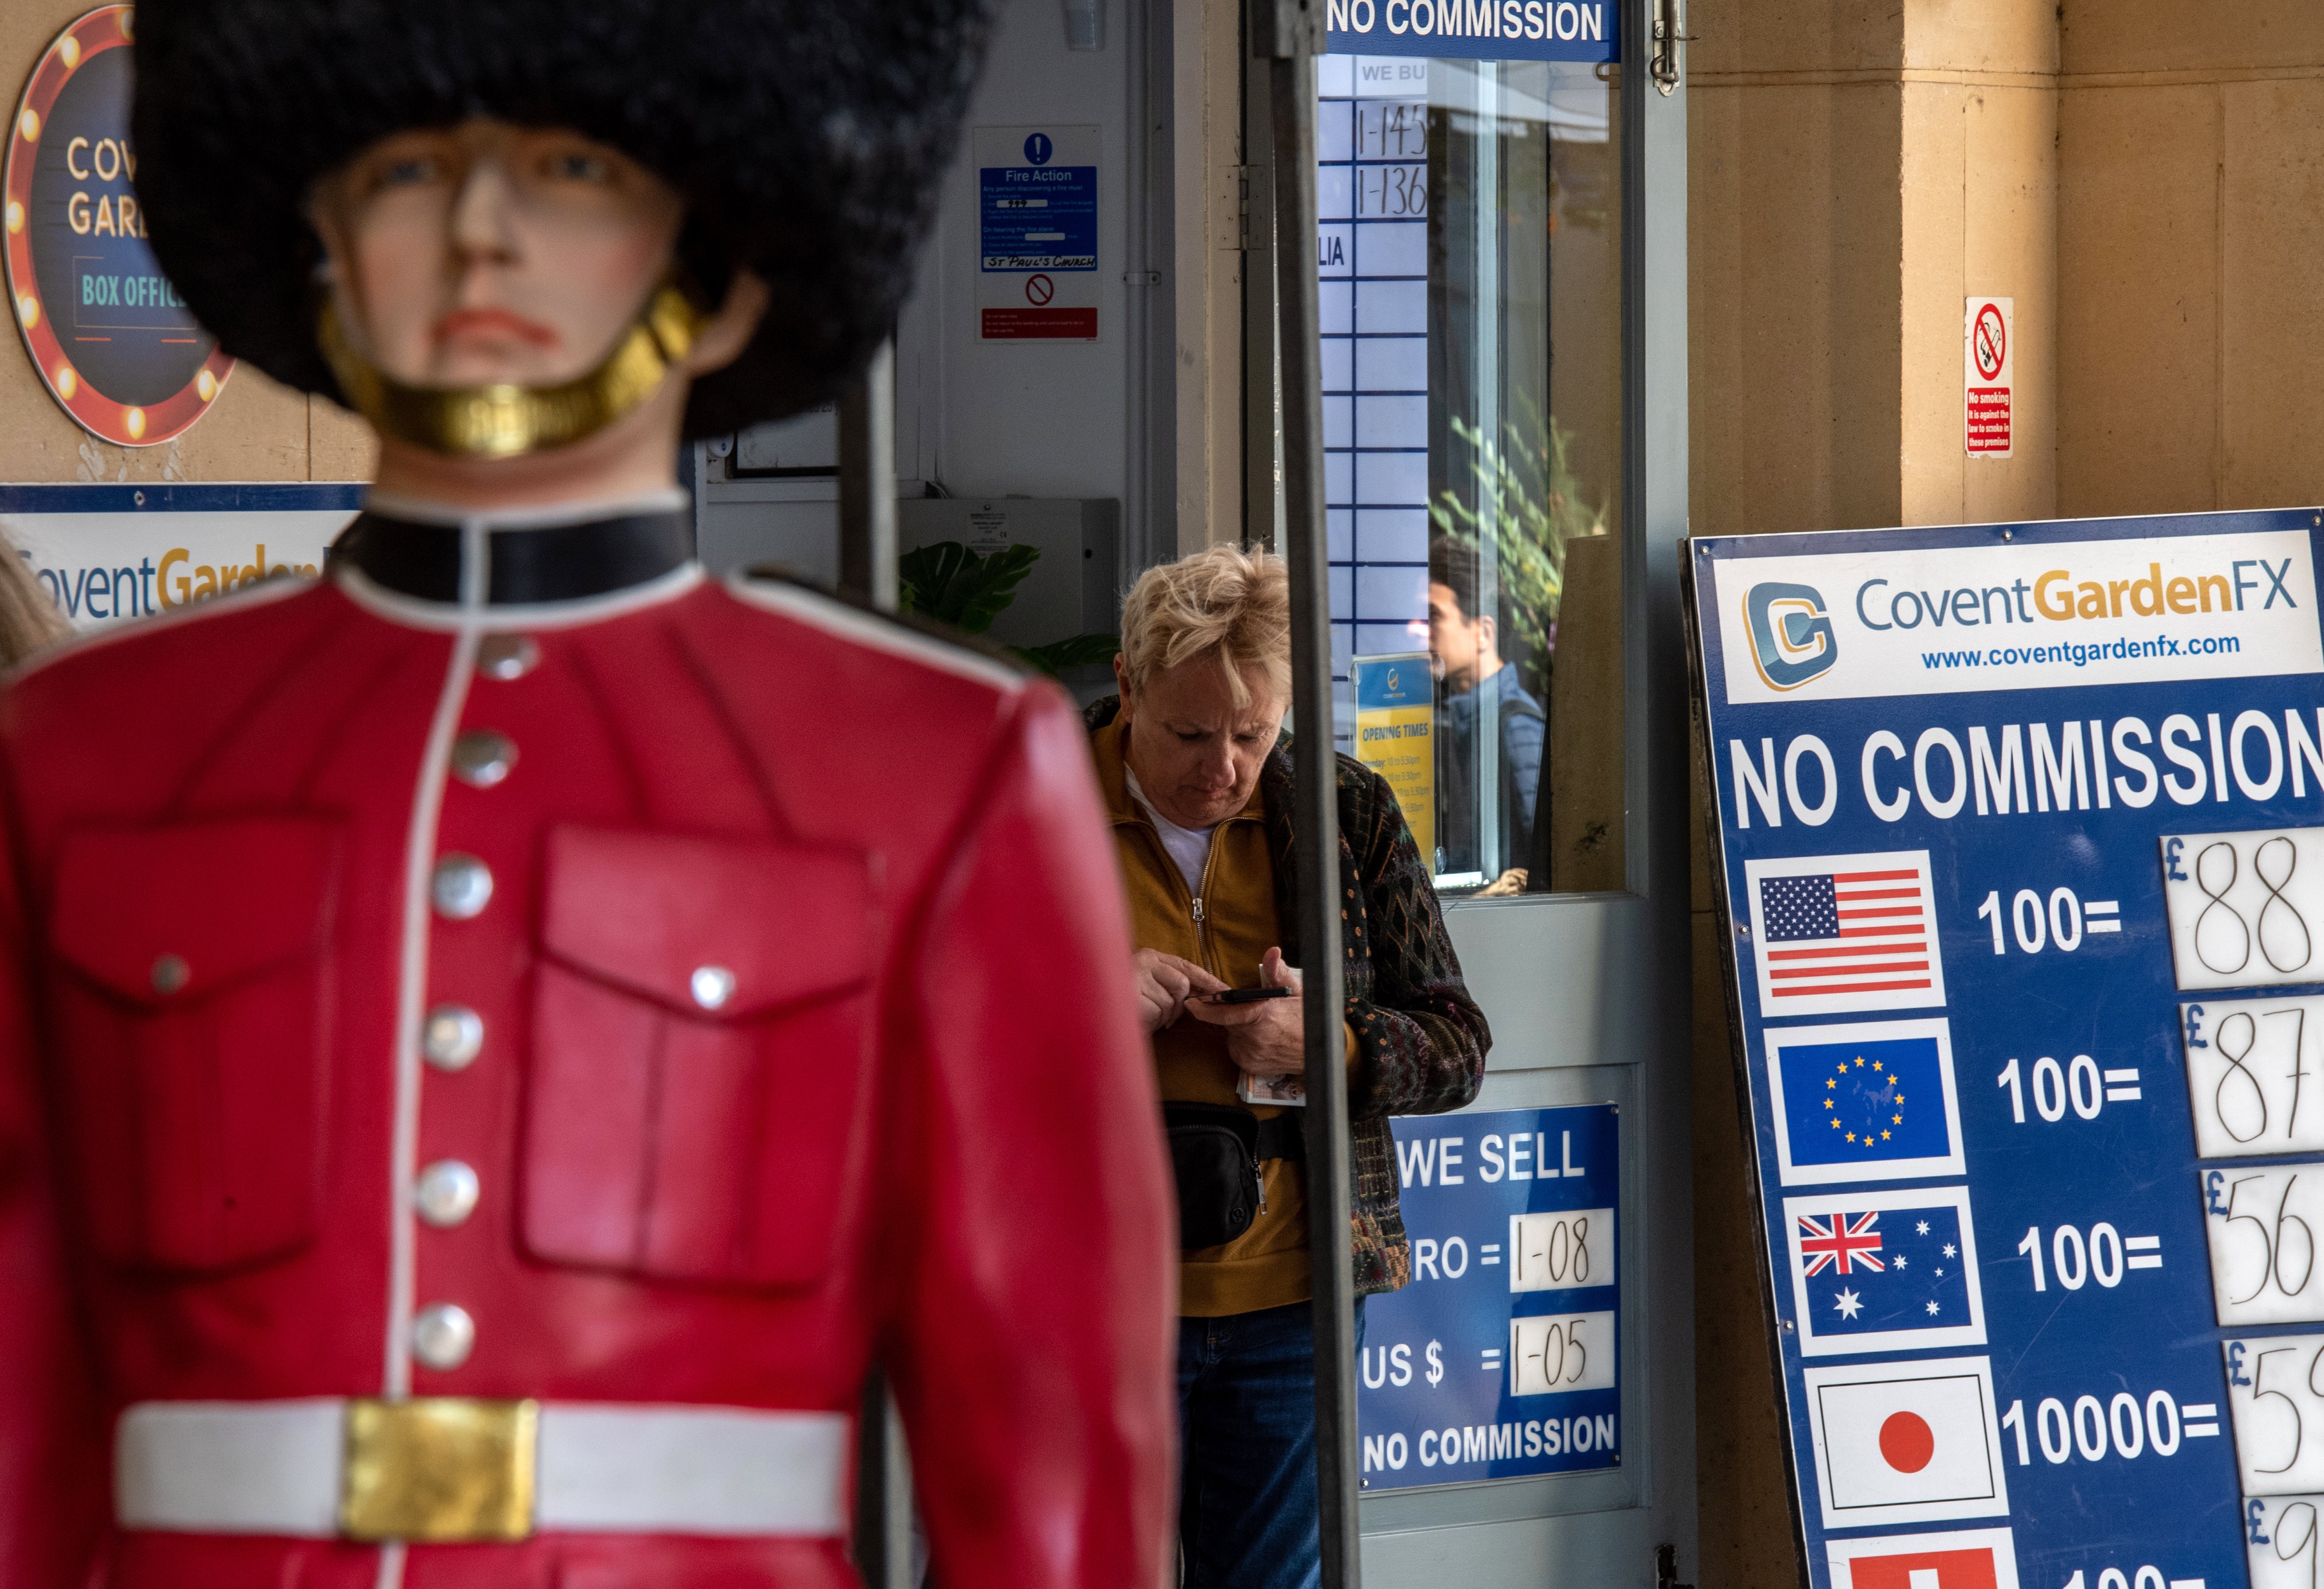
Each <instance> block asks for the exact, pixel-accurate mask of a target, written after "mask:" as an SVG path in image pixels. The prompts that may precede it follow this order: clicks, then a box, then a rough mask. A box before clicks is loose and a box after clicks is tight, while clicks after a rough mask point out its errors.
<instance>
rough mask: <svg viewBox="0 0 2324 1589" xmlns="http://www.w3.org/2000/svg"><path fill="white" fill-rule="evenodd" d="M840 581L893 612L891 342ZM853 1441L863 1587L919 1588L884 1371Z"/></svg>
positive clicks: (878, 371)
mask: <svg viewBox="0 0 2324 1589" xmlns="http://www.w3.org/2000/svg"><path fill="white" fill-rule="evenodd" d="M839 586H840V588H841V589H842V590H844V591H847V592H849V593H851V594H852V595H854V596H860V597H862V599H864V600H866V601H868V602H870V603H871V605H873V606H875V607H878V608H879V609H880V610H881V611H882V612H890V613H891V612H894V611H895V610H896V347H895V344H894V343H892V342H883V343H881V345H880V350H879V351H878V352H877V353H875V354H873V355H872V356H871V363H869V364H868V365H865V366H864V368H863V371H862V374H859V375H858V376H857V377H856V378H855V380H854V381H853V382H852V383H850V384H849V385H848V388H847V390H846V391H845V392H844V393H842V394H841V395H840V399H839ZM857 1411H858V1418H857V1422H856V1438H855V1538H854V1553H855V1567H856V1571H857V1572H858V1573H859V1574H860V1575H862V1579H863V1582H864V1584H865V1585H866V1589H916V1585H915V1584H914V1583H913V1573H912V1470H911V1465H910V1464H909V1462H908V1460H907V1458H906V1455H905V1452H904V1430H903V1425H902V1423H901V1422H900V1421H899V1419H898V1418H897V1417H896V1412H895V1402H894V1401H893V1400H891V1399H890V1397H889V1395H888V1381H887V1376H886V1375H884V1374H882V1373H881V1372H880V1368H879V1365H878V1364H877V1363H874V1364H873V1365H872V1367H871V1373H870V1374H869V1375H868V1376H867V1377H866V1378H865V1380H864V1381H863V1400H862V1406H861V1407H860V1408H859V1409H857Z"/></svg>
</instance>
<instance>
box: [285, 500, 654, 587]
mask: <svg viewBox="0 0 2324 1589" xmlns="http://www.w3.org/2000/svg"><path fill="white" fill-rule="evenodd" d="M464 534H465V531H462V530H461V529H460V528H459V527H458V526H457V525H453V524H422V523H415V522H412V521H410V520H409V519H399V518H395V517H393V516H392V515H390V514H387V513H380V512H375V511H374V510H371V509H368V508H367V509H365V510H364V512H363V513H359V514H358V515H356V517H355V522H353V523H351V524H349V525H348V526H347V527H346V529H345V530H343V531H340V532H339V538H338V539H337V540H335V541H333V542H332V543H331V549H330V552H329V554H328V566H329V567H331V568H354V569H355V570H357V571H358V572H360V573H361V574H362V575H363V576H364V578H366V579H369V580H370V581H371V582H372V583H373V584H374V585H376V586H379V587H382V588H383V589H386V590H392V591H394V592H396V593H397V594H398V595H401V596H417V597H418V598H419V599H420V600H421V601H433V602H444V603H446V604H447V605H457V603H458V602H459V601H460V598H461V592H460V546H461V541H462V537H463V535H464ZM485 534H486V537H487V540H488V541H489V544H490V551H489V554H488V556H487V559H486V569H487V573H486V582H485V587H484V602H485V605H489V606H510V605H530V604H533V603H538V602H559V601H581V600H585V599H586V598H587V597H590V596H610V595H612V594H613V593H614V592H615V591H620V590H627V589H629V588H630V587H632V586H637V585H643V584H645V583H646V582H648V581H649V580H652V579H658V578H659V577H662V576H663V575H665V574H668V573H669V572H671V571H672V570H673V569H676V568H682V567H683V566H684V565H685V564H686V563H687V561H688V560H689V559H692V557H693V556H694V520H693V515H692V514H691V513H688V512H687V510H685V509H683V508H673V509H669V510H667V511H664V512H659V513H625V514H621V515H617V516H615V517H613V518H607V519H590V520H586V521H584V522H579V523H572V524H541V525H536V526H528V527H524V528H504V527H494V528H491V529H488V530H487V531H485Z"/></svg>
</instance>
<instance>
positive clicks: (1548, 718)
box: [1317, 5, 1624, 898]
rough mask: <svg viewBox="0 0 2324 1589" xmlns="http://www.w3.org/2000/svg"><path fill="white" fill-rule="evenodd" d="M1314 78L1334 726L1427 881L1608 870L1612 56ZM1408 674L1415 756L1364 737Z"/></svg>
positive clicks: (1613, 858) (1431, 64)
mask: <svg viewBox="0 0 2324 1589" xmlns="http://www.w3.org/2000/svg"><path fill="white" fill-rule="evenodd" d="M1446 9H1447V11H1448V12H1449V11H1450V10H1451V9H1452V7H1451V6H1449V5H1448V6H1447V7H1446ZM1477 42H1480V43H1483V42H1490V41H1477ZM1319 88H1320V96H1319V102H1318V126H1317V145H1318V154H1319V163H1320V170H1319V171H1318V184H1317V198H1318V205H1317V208H1318V212H1319V220H1320V228H1319V236H1318V239H1317V258H1318V263H1319V270H1320V273H1321V276H1322V288H1321V309H1322V322H1323V338H1324V340H1323V371H1324V375H1323V392H1324V438H1325V441H1324V445H1325V453H1324V459H1325V478H1326V482H1327V485H1326V500H1327V502H1328V503H1329V504H1330V507H1329V512H1328V519H1329V525H1330V531H1331V553H1332V559H1333V615H1334V618H1335V619H1336V620H1337V624H1336V628H1335V632H1334V633H1335V639H1336V641H1337V646H1336V650H1335V654H1334V659H1333V661H1334V669H1333V670H1334V673H1335V675H1336V676H1337V683H1338V685H1339V689H1340V692H1341V699H1340V714H1339V719H1340V720H1339V722H1338V723H1337V724H1336V725H1335V727H1336V729H1337V733H1338V737H1339V739H1340V742H1341V746H1342V749H1343V750H1346V751H1348V752H1350V753H1352V754H1354V755H1357V756H1358V757H1359V758H1360V759H1362V760H1365V761H1367V762H1373V763H1374V764H1375V765H1378V766H1379V767H1380V768H1381V770H1382V771H1385V772H1387V773H1388V776H1389V777H1390V779H1391V780H1392V781H1395V782H1396V783H1397V791H1398V795H1399V798H1400V799H1402V801H1403V803H1404V805H1405V807H1406V811H1407V813H1408V814H1409V815H1410V816H1411V817H1412V818H1413V820H1414V824H1415V831H1416V834H1417V833H1419V831H1420V829H1421V827H1422V826H1423V824H1424V822H1425V826H1426V827H1427V830H1428V831H1427V835H1426V836H1427V838H1428V840H1429V842H1428V843H1427V844H1426V845H1425V846H1424V848H1425V850H1426V852H1428V853H1429V854H1430V855H1431V856H1432V859H1433V860H1434V866H1435V871H1436V873H1437V880H1438V885H1439V887H1440V888H1441V889H1443V890H1444V891H1445V892H1447V894H1448V895H1449V896H1454V897H1460V896H1466V895H1471V894H1476V895H1482V896H1483V897H1488V898H1491V897H1499V896H1502V895H1508V894H1520V893H1543V892H1551V891H1553V890H1559V891H1573V890H1595V889H1605V888H1619V887H1621V886H1622V882H1623V875H1624V873H1623V855H1624V845H1623V834H1622V827H1621V817H1622V803H1623V802H1622V799H1621V793H1622V790H1621V778H1622V772H1623V757H1622V754H1621V748H1620V747H1621V743H1622V735H1623V731H1624V725H1623V722H1622V719H1621V715H1620V713H1619V712H1618V711H1616V710H1609V709H1608V708H1609V707H1610V706H1612V705H1613V703H1615V702H1616V701H1618V699H1619V696H1620V666H1619V664H1620V655H1619V652H1620V638H1621V602H1620V585H1621V577H1622V563H1621V557H1620V531H1621V526H1622V485H1623V447H1622V393H1623V382H1622V367H1621V349H1622V337H1621V330H1622V272H1621V258H1622V250H1621V227H1622V210H1621V187H1622V184H1621V169H1620V161H1619V142H1618V130H1617V119H1618V92H1619V90H1618V81H1617V79H1616V73H1615V70H1614V69H1613V68H1612V67H1610V66H1609V64H1607V63H1604V62H1594V63H1593V62H1588V61H1572V60H1492V59H1473V58H1469V59H1464V58H1458V57H1453V58H1438V59H1429V58H1416V57H1411V56H1369V55H1358V54H1334V55H1330V56H1327V57H1325V58H1324V60H1323V62H1322V66H1321V70H1320V74H1319ZM1569 597H1571V599H1569ZM1390 673H1394V674H1395V676H1396V678H1397V685H1396V687H1395V688H1394V689H1393V690H1392V691H1391V690H1390V689H1389V688H1388V685H1387V682H1386V680H1387V679H1388V675H1389V674H1390ZM1424 674H1425V679H1424V678H1423V675H1424ZM1562 674H1563V675H1566V676H1568V677H1567V678H1565V679H1561V675H1562ZM1561 683H1563V684H1564V685H1565V686H1566V688H1560V686H1561ZM1423 688H1425V690H1426V692H1427V695H1428V700H1427V703H1426V711H1425V716H1426V718H1427V720H1428V723H1429V725H1430V727H1431V730H1432V732H1431V733H1430V734H1428V735H1427V737H1428V739H1429V741H1430V753H1429V754H1428V755H1426V756H1425V757H1422V756H1420V755H1417V754H1416V753H1414V750H1413V747H1412V744H1411V743H1410V742H1411V740H1412V739H1413V737H1414V736H1412V735H1409V734H1383V733H1381V732H1380V730H1381V729H1383V728H1389V727H1397V726H1405V725H1401V724H1399V723H1397V722H1392V721H1391V720H1390V715H1396V716H1417V715H1418V714H1419V713H1420V711H1421V707H1420V702H1419V694H1420V691H1421V690H1422V689H1423ZM1367 728H1369V729H1370V730H1371V732H1370V733H1369V734H1367V733H1366V732H1365V731H1366V729H1367Z"/></svg>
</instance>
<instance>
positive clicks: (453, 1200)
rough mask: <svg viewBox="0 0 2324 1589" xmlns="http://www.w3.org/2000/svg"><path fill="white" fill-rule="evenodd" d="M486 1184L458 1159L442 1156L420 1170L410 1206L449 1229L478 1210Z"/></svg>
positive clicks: (424, 1217) (441, 1226)
mask: <svg viewBox="0 0 2324 1589" xmlns="http://www.w3.org/2000/svg"><path fill="white" fill-rule="evenodd" d="M483 1191H484V1186H483V1184H482V1183H481V1182H479V1181H478V1180H477V1179H476V1172H475V1170H473V1169H469V1168H468V1167H467V1166H466V1165H465V1164H463V1163H461V1162H460V1161H459V1160H458V1159H438V1160H437V1161H436V1162H435V1163H433V1164H431V1165H429V1167H428V1168H427V1169H423V1170H421V1171H420V1181H419V1184H418V1185H417V1186H415V1187H412V1188H411V1205H412V1206H413V1207H415V1208H417V1209H418V1210H420V1218H422V1219H424V1220H426V1221H427V1222H428V1223H429V1224H432V1225H434V1226H435V1227H436V1228H437V1229H438V1230H439V1231H441V1230H449V1229H451V1228H452V1227H453V1226H454V1225H456V1224H459V1223H460V1222H461V1221H463V1220H465V1219H466V1218H467V1217H468V1215H471V1214H474V1213H475V1211H476V1198H477V1196H479V1195H480V1194H481V1193H482V1192H483Z"/></svg>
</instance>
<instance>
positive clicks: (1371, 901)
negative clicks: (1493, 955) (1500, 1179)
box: [1083, 696, 1493, 1297]
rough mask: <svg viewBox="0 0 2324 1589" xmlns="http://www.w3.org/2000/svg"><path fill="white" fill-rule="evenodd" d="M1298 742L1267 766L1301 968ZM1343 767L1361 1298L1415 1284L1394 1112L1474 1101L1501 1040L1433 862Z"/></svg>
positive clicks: (1361, 772) (1283, 919)
mask: <svg viewBox="0 0 2324 1589" xmlns="http://www.w3.org/2000/svg"><path fill="white" fill-rule="evenodd" d="M1119 710H1120V700H1119V699H1118V698H1117V697H1112V696H1108V697H1106V698H1105V699H1103V700H1101V701H1097V702H1095V703H1093V705H1092V706H1091V707H1089V708H1088V709H1087V711H1085V712H1084V714H1083V717H1084V721H1085V722H1086V723H1087V724H1088V725H1089V730H1090V732H1091V733H1093V734H1094V733H1096V732H1097V731H1098V730H1099V729H1101V728H1102V727H1104V726H1105V725H1107V724H1109V723H1111V722H1112V721H1113V719H1114V716H1115V714H1116V713H1117V712H1118V711H1119ZM1290 751H1291V736H1290V735H1289V734H1285V735H1284V736H1283V737H1282V738H1281V739H1279V740H1278V741H1277V743H1276V746H1275V749H1274V750H1273V751H1271V752H1269V753H1268V758H1267V764H1266V765H1265V766H1264V767H1263V768H1261V769H1260V770H1259V790H1260V792H1261V794H1262V795H1263V796H1264V797H1265V804H1266V808H1267V847H1268V854H1269V855H1271V856H1272V858H1273V860H1274V863H1275V915H1276V919H1277V922H1278V923H1279V924H1280V926H1279V931H1280V932H1281V934H1282V938H1283V957H1284V958H1285V959H1286V961H1288V962H1290V963H1291V964H1292V965H1304V964H1305V962H1304V961H1303V960H1302V959H1301V958H1300V953H1299V943H1298V935H1299V926H1298V923H1299V907H1298V899H1297V895H1296V881H1297V880H1296V876H1295V869H1296V864H1297V860H1298V853H1299V852H1298V841H1297V837H1296V834H1295V833H1294V831H1293V828H1292V826H1291V810H1292V787H1291V755H1290ZM1335 759H1336V760H1337V762H1338V763H1339V773H1340V882H1341V889H1342V895H1343V899H1342V909H1341V911H1340V919H1341V920H1342V922H1344V923H1345V924H1346V925H1345V927H1344V928H1343V929H1342V933H1341V938H1340V946H1341V948H1342V952H1343V953H1344V954H1345V956H1346V961H1347V964H1346V972H1345V978H1346V988H1345V996H1346V999H1347V1021H1348V1024H1349V1025H1350V1026H1351V1027H1352V1028H1354V1029H1355V1033H1356V1064H1355V1068H1354V1070H1353V1072H1352V1073H1351V1076H1350V1077H1349V1089H1348V1119H1349V1123H1350V1127H1351V1131H1350V1136H1351V1146H1352V1148H1353V1150H1354V1166H1353V1168H1354V1172H1355V1185H1354V1187H1353V1188H1352V1203H1353V1213H1354V1217H1353V1226H1354V1229H1353V1232H1352V1233H1353V1236H1354V1241H1355V1260H1356V1295H1358V1296H1359V1297H1366V1296H1370V1295H1372V1294H1373V1293H1375V1292H1379V1291H1393V1290H1396V1289H1399V1288H1400V1287H1402V1286H1403V1285H1404V1283H1405V1282H1406V1280H1410V1279H1411V1278H1412V1252H1411V1243H1410V1242H1409V1241H1407V1240H1406V1236H1405V1233H1404V1215H1403V1213H1402V1211H1401V1209H1400V1208H1399V1206H1398V1203H1397V1171H1396V1150H1395V1147H1394V1144H1393V1142H1392V1141H1391V1140H1390V1138H1389V1135H1388V1117H1389V1116H1390V1115H1394V1114H1441V1113H1443V1112H1444V1111H1445V1110H1448V1109H1458V1108H1460V1107H1462V1105H1463V1104H1468V1103H1469V1102H1471V1100H1473V1099H1474V1098H1475V1097H1476V1095H1477V1088H1478V1086H1479V1085H1480V1083H1482V1082H1483V1080H1484V1077H1485V1051H1486V1050H1487V1049H1489V1048H1490V1047H1492V1042H1493V1034H1492V1032H1491V1030H1489V1028H1488V1027H1487V1026H1486V1024H1485V1012H1483V1011H1481V1010H1480V1009H1478V1008H1477V1002H1476V1001H1475V1000H1474V999H1471V997H1470V996H1469V990H1468V989H1467V988H1466V987H1465V986H1463V985H1462V982H1461V962H1460V959H1459V957H1458V956H1455V955H1454V954H1453V952H1452V938H1451V937H1450V936H1449V935H1448V934H1447V933H1446V932H1445V930H1444V914H1443V910H1440V909H1439V908H1438V906H1437V903H1436V888H1435V885H1434V882H1431V881H1430V878H1429V874H1428V866H1427V864H1426V863H1425V861H1423V860H1422V859H1421V856H1420V847H1419V845H1416V844H1415V843H1414V842H1413V837H1412V829H1411V828H1410V827H1406V825H1405V820H1404V813H1403V812H1402V811H1401V810H1399V809H1398V808H1397V803H1396V793H1395V791H1394V790H1391V789H1389V787H1388V780H1386V779H1385V778H1382V777H1381V776H1380V775H1379V773H1377V772H1375V771H1372V770H1371V769H1370V768H1369V767H1367V766H1365V765H1364V764H1363V763H1362V762H1358V761H1356V760H1354V759H1353V758H1351V757H1348V756H1339V757H1337V758H1335Z"/></svg>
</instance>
